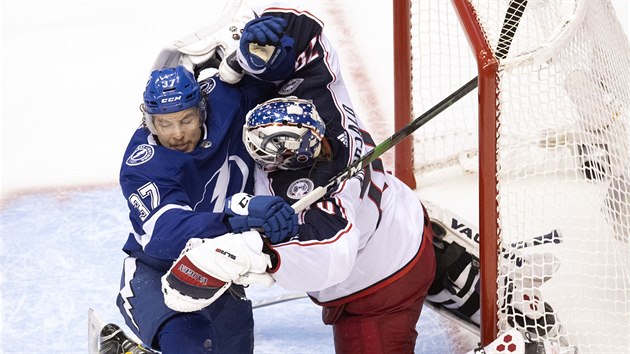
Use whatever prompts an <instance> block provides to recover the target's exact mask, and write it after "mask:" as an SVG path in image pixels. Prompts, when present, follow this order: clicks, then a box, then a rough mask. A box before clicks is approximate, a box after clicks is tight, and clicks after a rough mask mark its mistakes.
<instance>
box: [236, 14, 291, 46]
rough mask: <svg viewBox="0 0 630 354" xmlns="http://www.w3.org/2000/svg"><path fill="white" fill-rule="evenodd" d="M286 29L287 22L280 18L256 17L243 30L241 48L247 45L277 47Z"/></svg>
mask: <svg viewBox="0 0 630 354" xmlns="http://www.w3.org/2000/svg"><path fill="white" fill-rule="evenodd" d="M286 27H287V20H286V19H284V18H282V17H273V16H263V17H257V18H255V19H253V20H251V21H249V22H247V24H246V25H245V27H244V28H243V34H242V35H241V42H240V45H241V47H242V46H243V45H244V44H249V43H256V44H258V45H274V46H275V45H278V44H280V38H281V37H282V36H283V35H284V30H285V29H286Z"/></svg>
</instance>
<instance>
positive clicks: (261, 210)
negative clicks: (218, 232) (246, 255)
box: [224, 193, 298, 244]
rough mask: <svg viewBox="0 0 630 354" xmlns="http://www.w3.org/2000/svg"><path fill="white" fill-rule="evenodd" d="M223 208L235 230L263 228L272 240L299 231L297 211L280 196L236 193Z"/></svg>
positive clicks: (278, 240)
mask: <svg viewBox="0 0 630 354" xmlns="http://www.w3.org/2000/svg"><path fill="white" fill-rule="evenodd" d="M224 212H225V214H226V215H227V222H228V224H229V226H230V228H231V229H232V232H244V231H247V230H251V229H256V228H260V229H262V230H261V231H263V232H264V234H265V236H266V237H267V238H268V239H269V241H271V243H272V244H276V243H279V242H282V241H284V240H285V239H287V238H290V237H292V236H295V235H296V234H297V232H298V220H297V214H295V211H294V210H293V208H291V206H290V205H289V204H287V203H286V202H285V201H284V200H283V199H282V198H280V197H277V196H267V195H259V196H251V195H249V194H246V193H237V194H235V195H233V196H231V197H230V198H228V199H227V202H226V203H225V210H224Z"/></svg>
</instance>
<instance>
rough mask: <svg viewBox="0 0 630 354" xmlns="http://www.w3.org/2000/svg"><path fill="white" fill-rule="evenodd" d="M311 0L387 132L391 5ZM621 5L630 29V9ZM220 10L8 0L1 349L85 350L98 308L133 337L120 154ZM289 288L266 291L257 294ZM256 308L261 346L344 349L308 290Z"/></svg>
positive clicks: (433, 327)
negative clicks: (169, 49)
mask: <svg viewBox="0 0 630 354" xmlns="http://www.w3.org/2000/svg"><path fill="white" fill-rule="evenodd" d="M300 3H302V4H304V5H305V6H308V7H309V8H312V9H313V12H314V13H316V14H317V15H318V16H319V17H320V18H322V19H323V20H324V22H325V23H326V28H327V32H328V34H329V37H330V39H331V40H332V42H333V43H334V44H335V45H336V46H337V48H338V49H339V52H340V56H341V58H340V59H341V63H342V66H343V70H344V77H345V79H346V83H347V84H348V86H349V88H350V90H351V93H352V95H353V99H354V102H355V106H356V107H357V110H358V111H359V114H360V115H361V116H362V117H363V119H364V120H365V121H366V122H367V123H368V125H369V126H370V127H371V128H372V130H373V131H374V132H375V134H374V135H375V138H376V140H377V141H381V140H383V139H384V138H386V137H387V136H389V135H390V134H392V133H393V118H392V117H393V108H392V107H393V104H392V101H393V89H392V88H393V85H392V78H391V71H392V67H393V63H392V57H391V51H392V33H391V27H392V26H391V22H392V21H391V2H390V1H376V0H363V1H358V0H345V1H330V0H328V1H300ZM614 4H615V5H616V8H617V9H618V10H619V13H620V16H622V19H623V21H624V24H625V25H626V28H628V26H627V22H628V20H627V19H628V6H630V5H628V3H626V2H625V1H624V0H618V1H615V2H614ZM221 5H222V4H221V3H220V2H218V1H200V0H182V1H175V0H154V1H148V0H133V1H123V0H108V1H105V0H50V1H48V0H3V2H2V11H1V12H2V101H1V102H2V103H1V104H2V123H1V125H0V131H1V132H2V144H1V145H0V150H1V151H2V154H1V155H2V166H1V167H2V185H1V186H2V190H1V192H2V198H3V199H2V204H1V206H0V236H1V238H0V266H1V267H0V352H2V353H84V352H86V349H87V343H86V340H87V310H88V308H94V309H95V310H96V311H97V312H98V313H99V315H100V316H101V317H102V318H103V319H104V320H105V321H106V322H115V323H118V324H120V325H123V329H125V330H126V331H127V332H129V330H128V329H127V328H126V326H124V323H123V320H122V317H121V316H120V314H119V313H118V309H117V308H116V305H115V297H116V294H117V291H118V284H119V281H120V280H119V275H120V269H121V262H122V259H123V257H124V254H123V253H122V251H121V250H120V249H121V247H122V244H123V243H124V241H125V240H126V235H127V233H128V231H129V224H128V219H127V206H126V203H125V200H124V199H123V197H122V194H121V192H120V190H119V188H118V187H117V185H116V180H117V174H118V169H119V164H120V160H121V157H122V153H123V151H124V148H125V147H126V144H127V141H128V139H129V137H130V136H131V134H132V132H133V130H134V129H135V128H136V127H137V125H138V124H139V123H140V114H139V111H138V104H139V103H140V99H141V93H142V91H143V88H144V84H145V82H146V79H147V76H148V73H149V68H150V66H151V64H152V63H153V60H154V59H155V56H156V55H157V53H158V52H159V50H160V49H161V48H162V47H163V46H164V45H165V44H166V43H168V42H170V41H172V40H174V39H177V38H180V37H182V36H185V35H187V34H188V33H189V32H191V31H193V30H196V29H198V28H201V27H203V26H205V25H206V24H208V23H209V21H211V20H212V19H214V17H213V15H216V12H217V11H218V10H219V9H220V8H221V7H222V6H221ZM390 159H391V157H388V156H386V162H389V163H390V166H391V161H390ZM283 293H284V291H283V290H282V289H280V288H278V287H273V288H271V289H263V288H258V287H256V288H252V289H251V291H250V292H249V296H250V297H251V299H252V300H253V301H255V302H256V301H260V300H264V299H270V298H274V297H276V296H278V295H280V294H283ZM254 314H255V319H256V332H255V336H256V353H332V352H333V349H332V338H331V329H330V327H327V326H325V325H323V324H322V323H321V320H320V309H319V307H317V306H316V305H314V304H313V303H311V302H310V300H308V299H301V300H295V301H291V302H286V303H283V304H278V305H273V306H269V307H263V308H258V309H256V310H255V311H254ZM417 328H418V332H419V338H418V341H417V344H416V352H418V353H463V352H465V351H466V350H468V349H471V348H472V346H474V345H475V344H476V342H475V341H476V338H475V337H474V336H472V335H470V334H469V333H465V332H462V331H461V330H460V329H458V328H457V327H456V326H454V325H453V324H451V323H449V322H446V321H445V320H444V319H443V318H441V317H440V316H438V315H436V314H435V313H433V312H431V311H430V310H429V309H425V310H424V311H423V314H422V316H421V320H420V322H419V324H418V327H417Z"/></svg>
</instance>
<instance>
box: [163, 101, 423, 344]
mask: <svg viewBox="0 0 630 354" xmlns="http://www.w3.org/2000/svg"><path fill="white" fill-rule="evenodd" d="M325 130H326V125H325V124H324V122H323V120H322V119H321V118H320V117H319V114H318V112H317V110H316V107H315V105H314V104H313V103H312V102H311V101H308V100H302V99H297V98H295V97H288V98H280V99H273V100H270V101H267V102H265V103H263V104H262V105H259V106H258V107H256V108H255V109H253V110H252V111H250V112H249V113H248V115H247V119H246V124H245V127H244V141H245V145H246V147H247V149H248V152H249V153H250V155H251V156H252V158H254V159H255V160H256V161H257V162H258V164H259V166H258V168H257V169H256V175H255V182H256V184H255V190H256V193H257V194H275V195H279V196H282V198H283V199H284V200H286V201H288V202H295V201H297V200H298V199H300V198H301V197H303V196H304V195H306V193H308V192H309V191H310V190H312V189H313V188H314V186H319V185H323V184H325V182H326V181H327V180H328V179H329V178H330V177H332V176H334V175H336V174H337V173H338V172H339V171H341V170H343V169H345V167H346V166H347V161H348V160H349V159H352V157H353V156H355V155H357V154H358V156H360V155H363V154H365V152H366V151H367V150H368V149H370V148H369V147H368V146H371V145H372V141H371V140H370V138H369V135H367V134H365V133H362V132H361V131H360V130H359V129H348V134H349V136H345V135H341V136H339V137H337V138H336V139H334V140H333V139H330V138H328V137H327V136H326V137H325ZM357 141H360V142H365V144H353V145H349V146H351V147H352V149H348V148H347V147H346V146H348V144H349V142H357ZM254 198H255V197H254ZM252 200H254V199H252V197H251V196H248V195H243V194H240V195H235V196H233V197H232V198H231V200H230V201H229V202H228V204H227V208H228V209H229V210H230V211H229V212H228V213H230V214H233V215H234V218H236V219H245V220H247V219H248V218H250V216H249V215H251V214H252V212H255V213H258V212H259V211H257V209H258V208H259V207H258V206H257V205H254V203H252ZM401 220H404V222H401ZM246 224H247V223H246V222H245V223H244V225H246ZM245 229H246V228H243V231H245ZM247 229H249V228H247ZM431 239H432V234H431V231H430V226H429V219H428V216H427V214H426V212H425V211H424V210H423V207H422V205H421V203H420V202H419V201H418V198H417V197H416V195H415V193H414V192H413V191H411V190H410V189H409V188H408V187H407V186H406V185H405V184H403V183H402V182H401V181H400V180H398V179H397V178H395V177H394V176H392V175H391V174H389V173H388V172H386V171H385V170H384V168H383V165H382V162H381V161H380V160H376V161H374V162H373V163H372V164H371V165H370V166H368V167H366V168H365V169H363V170H362V171H361V172H360V173H358V174H356V175H355V176H353V177H351V178H349V179H347V180H346V181H345V182H344V183H342V184H340V185H339V186H337V188H336V189H335V190H334V191H332V193H330V194H329V195H327V196H326V197H325V198H324V199H323V200H320V201H318V202H317V203H315V204H313V205H311V206H310V208H307V209H306V210H304V211H303V212H301V213H300V214H299V230H298V233H297V235H296V236H294V237H291V238H275V237H268V238H267V239H265V241H264V242H263V240H262V239H261V236H260V234H259V233H258V232H257V231H245V232H243V233H242V234H236V233H231V234H227V235H224V236H221V237H217V238H214V239H206V240H193V241H191V242H190V243H189V247H188V248H189V250H188V251H186V252H184V253H183V254H182V256H180V258H179V259H178V260H177V261H176V262H175V263H174V265H173V266H172V267H171V269H170V271H169V273H167V274H166V275H165V276H164V277H163V278H162V284H163V292H164V299H165V303H166V304H167V305H168V306H169V307H171V308H172V309H174V310H177V311H196V310H199V309H202V308H204V307H206V306H208V305H209V304H211V303H212V302H213V301H214V300H215V299H216V298H217V297H218V296H220V294H221V293H223V292H225V291H226V290H227V289H228V288H229V287H230V286H231V284H233V283H235V284H244V285H247V284H250V283H253V282H257V283H263V284H267V285H270V284H273V283H274V282H277V283H278V284H279V285H281V286H282V287H283V288H285V289H289V290H299V291H306V292H307V293H308V294H309V295H310V297H311V299H312V300H313V301H314V302H315V303H317V304H319V305H321V306H322V307H323V311H322V316H323V321H324V323H326V324H330V325H332V327H333V334H334V342H335V350H336V352H338V353H359V352H365V351H366V350H369V351H374V352H389V353H410V352H413V350H414V346H415V341H416V337H417V332H416V329H415V328H416V322H417V320H418V318H419V316H420V312H421V310H422V305H423V302H424V299H425V296H426V294H427V290H428V289H429V286H430V284H431V282H432V280H433V275H434V270H435V259H434V254H433V247H432V245H431V241H432V240H431Z"/></svg>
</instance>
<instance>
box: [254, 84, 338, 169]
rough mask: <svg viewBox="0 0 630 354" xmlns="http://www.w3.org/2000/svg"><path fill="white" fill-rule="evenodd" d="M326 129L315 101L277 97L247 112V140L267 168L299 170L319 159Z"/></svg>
mask: <svg viewBox="0 0 630 354" xmlns="http://www.w3.org/2000/svg"><path fill="white" fill-rule="evenodd" d="M325 131H326V125H325V124H324V121H323V120H322V119H321V118H320V117H319V114H318V113H317V110H316V109H315V105H313V102H312V101H310V100H303V99H299V98H296V97H293V96H290V97H285V98H275V99H272V100H269V101H267V102H264V103H262V104H259V105H258V106H256V107H255V108H254V109H252V110H251V111H249V113H247V118H246V119H245V126H244V128H243V142H244V143H245V147H247V151H248V152H249V154H250V155H251V157H252V158H253V159H254V161H256V162H257V163H258V164H260V165H261V166H262V167H263V168H265V169H266V170H276V169H281V170H296V169H300V168H304V167H308V166H310V165H312V164H313V163H314V162H315V158H317V156H318V155H319V153H320V151H321V143H322V139H323V138H324V133H325Z"/></svg>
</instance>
